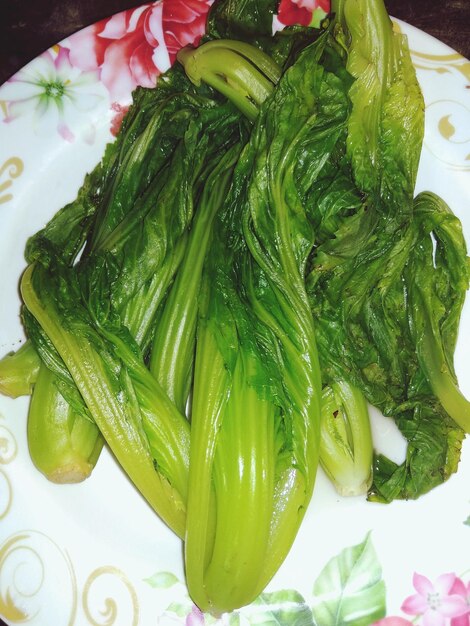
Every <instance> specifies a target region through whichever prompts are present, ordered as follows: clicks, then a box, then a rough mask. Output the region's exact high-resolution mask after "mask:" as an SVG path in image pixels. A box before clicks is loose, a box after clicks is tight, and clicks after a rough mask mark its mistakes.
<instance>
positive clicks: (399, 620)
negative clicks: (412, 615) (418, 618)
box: [372, 617, 413, 626]
mask: <svg viewBox="0 0 470 626" xmlns="http://www.w3.org/2000/svg"><path fill="white" fill-rule="evenodd" d="M372 626H413V623H412V622H410V621H409V620H407V619H404V618H403V617H384V619H379V621H378V622H374V623H373V624H372Z"/></svg>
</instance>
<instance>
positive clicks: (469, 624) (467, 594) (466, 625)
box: [450, 578, 470, 626]
mask: <svg viewBox="0 0 470 626" xmlns="http://www.w3.org/2000/svg"><path fill="white" fill-rule="evenodd" d="M450 592H451V593H453V594H456V595H458V596H460V597H461V598H463V599H464V600H465V602H466V604H467V612H466V613H464V614H463V615H460V616H459V617H454V618H453V619H451V620H450V626H470V581H469V582H468V583H467V585H465V583H464V582H463V580H461V579H460V578H456V579H455V582H454V584H453V585H452V588H451V590H450Z"/></svg>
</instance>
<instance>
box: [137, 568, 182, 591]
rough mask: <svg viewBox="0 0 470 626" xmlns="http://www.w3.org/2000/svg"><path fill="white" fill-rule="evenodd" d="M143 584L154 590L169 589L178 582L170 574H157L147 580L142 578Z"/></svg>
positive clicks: (176, 578) (177, 579)
mask: <svg viewBox="0 0 470 626" xmlns="http://www.w3.org/2000/svg"><path fill="white" fill-rule="evenodd" d="M144 582H146V583H147V584H148V585H150V586H151V587H153V588H154V589H169V588H170V587H173V586H174V585H177V584H178V583H179V582H180V580H179V578H178V577H177V576H175V575H174V574H172V573H171V572H157V573H156V574H153V576H150V577H149V578H144Z"/></svg>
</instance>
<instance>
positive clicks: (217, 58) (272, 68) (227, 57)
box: [177, 39, 281, 121]
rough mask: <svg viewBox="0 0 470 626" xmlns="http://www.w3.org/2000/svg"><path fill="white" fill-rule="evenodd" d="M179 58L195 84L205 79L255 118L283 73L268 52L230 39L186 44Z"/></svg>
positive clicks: (244, 112)
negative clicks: (194, 47)
mask: <svg viewBox="0 0 470 626" xmlns="http://www.w3.org/2000/svg"><path fill="white" fill-rule="evenodd" d="M177 58H178V61H179V62H180V63H181V64H182V65H183V66H184V69H185V72H186V74H187V75H188V77H189V78H190V79H191V80H192V82H193V83H194V84H196V85H199V84H200V83H201V81H203V82H205V83H207V84H208V85H210V86H211V87H213V88H214V89H217V91H219V92H220V93H221V94H223V95H224V96H225V97H226V98H228V99H229V100H230V101H231V102H233V104H235V106H237V107H238V108H239V109H240V111H241V112H242V113H243V114H244V115H246V117H248V119H250V120H252V121H254V120H255V119H256V117H257V115H258V110H259V107H260V105H261V104H262V103H263V102H264V101H265V100H266V98H267V97H268V96H269V95H270V93H271V92H272V90H273V86H274V85H275V84H276V83H277V81H278V80H279V78H280V75H281V72H280V68H279V67H278V65H277V64H276V63H275V62H274V61H273V60H272V59H271V58H270V57H269V56H268V55H267V54H265V53H264V52H262V51H261V50H259V49H258V48H256V47H254V46H251V45H249V44H246V43H242V42H239V41H232V40H229V39H226V40H219V41H216V42H215V41H210V42H208V43H206V44H203V45H202V46H199V48H196V49H193V48H183V49H182V50H180V52H179V53H178V56H177Z"/></svg>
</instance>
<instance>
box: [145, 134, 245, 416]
mask: <svg viewBox="0 0 470 626" xmlns="http://www.w3.org/2000/svg"><path fill="white" fill-rule="evenodd" d="M240 150H241V144H238V143H237V144H236V145H235V146H234V147H233V148H232V149H230V150H229V151H228V152H227V154H226V155H225V156H224V158H223V159H222V160H221V161H220V162H219V164H218V166H216V168H215V169H214V170H213V173H212V174H211V175H210V176H209V179H208V180H207V182H206V184H205V186H204V191H203V193H202V197H201V200H200V202H199V205H198V207H197V210H196V215H195V217H194V220H193V223H192V227H191V231H190V235H189V241H188V246H187V249H186V253H185V258H184V261H183V263H182V266H181V267H180V269H179V272H178V274H177V276H176V280H175V283H174V285H173V287H172V288H171V291H170V295H169V297H168V300H167V301H166V303H165V308H164V310H163V314H162V317H161V318H160V320H159V323H158V327H157V332H156V334H155V339H154V343H153V346H152V352H151V359H150V371H151V372H152V374H153V375H154V376H155V378H156V379H157V380H158V382H159V383H160V385H161V386H162V388H163V389H164V391H165V392H166V393H167V395H168V396H169V398H170V399H171V400H172V401H173V402H174V403H175V405H176V406H177V408H178V409H179V411H180V412H181V413H184V412H185V407H186V401H187V399H188V395H189V389H190V385H191V378H192V371H193V361H194V350H195V335H196V321H197V313H198V295H199V289H200V281H201V273H202V268H203V264H204V259H205V258H206V252H207V247H208V245H209V241H210V236H211V232H212V222H213V219H214V217H215V215H216V213H217V211H218V210H219V208H220V206H221V205H222V203H223V201H224V200H225V196H226V194H227V191H228V187H229V183H230V180H231V177H232V169H233V166H234V164H235V162H236V159H237V157H238V155H239V153H240Z"/></svg>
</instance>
